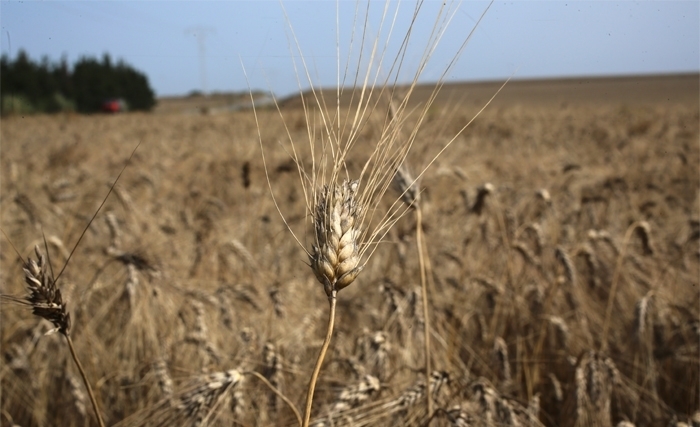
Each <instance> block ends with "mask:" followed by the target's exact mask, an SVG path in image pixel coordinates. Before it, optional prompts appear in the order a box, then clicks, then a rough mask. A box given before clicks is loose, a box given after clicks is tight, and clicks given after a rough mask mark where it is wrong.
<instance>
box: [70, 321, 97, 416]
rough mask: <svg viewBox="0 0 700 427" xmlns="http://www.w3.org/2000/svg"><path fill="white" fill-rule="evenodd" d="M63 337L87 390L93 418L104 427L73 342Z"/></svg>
mask: <svg viewBox="0 0 700 427" xmlns="http://www.w3.org/2000/svg"><path fill="white" fill-rule="evenodd" d="M63 335H64V336H65V337H66V341H68V348H69V349H70V354H71V356H73V361H74V362H75V366H77V367H78V371H80V376H81V377H82V378H83V383H85V388H87V391H88V395H89V396H90V403H92V409H93V410H94V411H95V416H96V417H97V422H98V423H99V424H100V427H105V423H104V421H103V420H102V416H101V415H100V410H99V408H98V407H97V400H96V399H95V395H94V394H93V393H92V387H90V382H89V381H88V379H87V375H85V370H84V369H83V365H82V364H81V363H80V360H79V359H78V355H77V353H76V352H75V348H74V347H73V340H72V339H71V337H70V335H68V334H63Z"/></svg>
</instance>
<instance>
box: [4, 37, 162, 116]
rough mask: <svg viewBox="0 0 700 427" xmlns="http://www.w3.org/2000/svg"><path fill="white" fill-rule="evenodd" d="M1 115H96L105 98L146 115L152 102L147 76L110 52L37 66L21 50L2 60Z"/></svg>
mask: <svg viewBox="0 0 700 427" xmlns="http://www.w3.org/2000/svg"><path fill="white" fill-rule="evenodd" d="M0 89H1V90H2V113H3V114H7V113H23V114H24V113H34V112H43V113H55V112H60V111H77V112H80V113H92V112H97V111H100V110H101V108H102V106H103V104H104V102H105V101H106V100H108V99H121V100H123V101H125V103H126V106H127V108H128V109H129V110H140V111H148V110H150V109H151V108H153V106H154V105H155V103H156V100H155V94H154V92H153V89H151V87H150V85H149V83H148V78H147V77H146V75H145V74H143V73H141V72H139V71H137V70H135V69H134V68H132V67H131V66H129V65H128V64H126V63H125V62H124V61H122V60H119V61H117V62H116V63H115V62H114V61H113V60H112V58H110V56H109V54H104V55H103V56H102V59H101V60H98V59H96V58H92V57H82V58H80V59H79V60H78V61H77V62H76V63H75V64H74V65H73V66H72V67H70V66H69V65H68V61H67V60H66V58H65V57H63V58H61V60H59V61H58V62H53V63H52V62H51V61H50V60H49V59H48V57H43V58H42V59H41V60H40V61H39V62H38V63H37V62H34V61H32V60H31V58H29V56H28V55H27V53H26V52H25V51H23V50H20V51H19V52H18V53H17V57H16V58H15V59H14V60H11V59H10V58H9V57H8V56H7V55H5V54H3V55H2V57H1V58H0Z"/></svg>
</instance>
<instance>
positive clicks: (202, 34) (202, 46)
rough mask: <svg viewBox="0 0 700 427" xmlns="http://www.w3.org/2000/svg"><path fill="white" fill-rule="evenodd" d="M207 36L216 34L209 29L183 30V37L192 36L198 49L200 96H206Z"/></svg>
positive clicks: (199, 27) (197, 27)
mask: <svg viewBox="0 0 700 427" xmlns="http://www.w3.org/2000/svg"><path fill="white" fill-rule="evenodd" d="M208 34H216V30H215V29H214V28H211V27H204V26H201V25H199V26H196V27H190V28H188V29H186V30H185V35H193V36H195V37H196V38H197V47H198V49H199V75H200V79H201V82H202V94H203V95H204V96H207V91H208V88H207V62H206V53H207V47H206V40H207V35H208Z"/></svg>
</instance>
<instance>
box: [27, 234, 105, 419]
mask: <svg viewBox="0 0 700 427" xmlns="http://www.w3.org/2000/svg"><path fill="white" fill-rule="evenodd" d="M34 252H35V253H36V256H37V260H38V261H35V260H33V259H31V258H29V259H27V261H26V262H25V263H24V268H23V270H24V281H25V283H26V284H27V290H28V291H29V295H27V297H26V303H27V305H29V306H31V307H32V313H34V314H35V315H36V316H39V317H41V318H44V319H46V320H48V321H49V322H51V323H53V325H54V326H55V327H56V329H55V330H57V331H58V332H60V333H61V334H62V335H63V336H64V337H66V341H67V342H68V348H69V349H70V354H71V356H72V357H73V361H74V362H75V366H76V367H77V368H78V371H79V372H80V376H81V377H82V378H83V382H84V383H85V388H86V389H87V391H88V395H89V396H90V403H92V409H93V410H94V411H95V416H96V417H97V422H98V423H99V424H100V427H104V425H105V424H104V421H102V416H101V415H100V410H99V408H98V406H97V400H96V399H95V395H94V394H93V392H92V387H90V381H88V379H87V375H86V374H85V370H84V369H83V365H82V364H81V363H80V360H79V359H78V355H77V353H76V352H75V348H74V346H73V340H72V339H71V337H70V327H71V321H70V313H69V312H68V309H67V308H66V303H65V301H63V297H62V296H61V290H60V289H58V286H56V281H55V280H54V279H53V278H52V277H51V275H49V274H47V271H46V258H45V257H44V255H43V254H42V253H41V251H39V247H38V246H35V247H34Z"/></svg>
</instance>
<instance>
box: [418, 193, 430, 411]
mask: <svg viewBox="0 0 700 427" xmlns="http://www.w3.org/2000/svg"><path fill="white" fill-rule="evenodd" d="M415 207H416V245H417V246H418V265H419V267H420V288H421V296H422V298H423V332H424V339H423V341H424V344H425V383H426V384H430V374H431V373H432V371H431V369H430V316H429V310H428V284H427V281H426V274H425V258H424V255H423V211H422V210H421V208H420V206H419V205H415ZM425 396H426V400H427V402H426V405H427V409H428V416H429V417H430V415H431V414H432V413H433V401H432V399H431V397H430V393H426V394H425Z"/></svg>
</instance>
